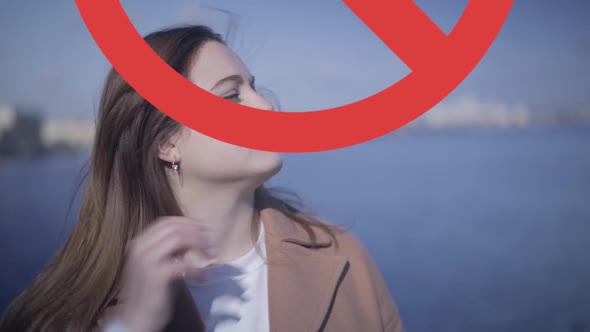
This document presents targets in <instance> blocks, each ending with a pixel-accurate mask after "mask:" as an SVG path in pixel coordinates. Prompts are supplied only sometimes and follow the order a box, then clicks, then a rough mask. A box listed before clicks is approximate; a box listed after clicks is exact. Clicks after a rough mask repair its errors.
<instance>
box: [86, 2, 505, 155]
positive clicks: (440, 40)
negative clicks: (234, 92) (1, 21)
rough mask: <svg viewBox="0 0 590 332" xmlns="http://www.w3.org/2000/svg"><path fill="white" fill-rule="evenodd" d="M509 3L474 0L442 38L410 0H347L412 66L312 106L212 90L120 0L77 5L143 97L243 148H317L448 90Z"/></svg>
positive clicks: (477, 56) (424, 107)
mask: <svg viewBox="0 0 590 332" xmlns="http://www.w3.org/2000/svg"><path fill="white" fill-rule="evenodd" d="M513 1H514V0H470V1H469V3H468V5H467V7H466V8H465V10H464V12H463V15H462V16H461V18H460V19H459V21H458V22H457V23H456V25H455V27H454V28H453V30H452V32H451V33H450V34H449V35H448V36H447V35H446V34H445V33H444V32H443V31H442V30H441V29H440V28H439V27H438V26H437V25H436V24H434V23H433V22H432V20H430V18H429V17H428V16H427V15H426V14H425V13H424V12H423V11H422V10H421V9H420V8H419V7H418V6H417V5H416V4H415V3H414V2H413V1H411V0H372V1H369V0H343V2H344V3H345V4H346V5H347V6H348V7H349V8H350V9H351V10H352V11H353V12H354V13H355V14H356V15H357V16H358V17H359V18H360V19H361V20H362V21H363V22H364V23H365V24H366V25H367V26H368V27H369V28H370V29H371V30H372V31H373V32H374V33H375V34H376V35H377V36H378V37H379V38H381V40H382V41H383V42H384V43H385V44H386V45H387V46H388V47H389V48H390V49H391V50H392V51H393V52H394V53H395V54H396V55H397V56H398V57H399V58H400V59H401V60H402V61H403V62H404V63H405V64H406V65H407V66H408V67H409V68H410V69H411V73H410V74H408V75H407V76H405V77H404V78H403V79H402V80H400V81H399V82H397V83H396V84H394V85H392V86H390V87H388V88H386V89H384V90H383V91H381V92H379V93H377V94H374V95H372V96H370V97H367V98H365V99H363V100H360V101H357V102H355V103H352V104H348V105H344V106H340V107H335V108H331V109H326V110H321V111H308V112H270V111H266V110H260V109H255V108H251V107H247V106H243V105H239V104H236V103H234V102H231V101H228V100H224V99H222V98H220V97H218V96H216V95H213V94H211V93H209V92H207V91H205V90H204V89H201V88H200V87H198V86H196V85H195V84H193V83H191V82H190V81H189V80H187V79H186V78H184V77H183V76H182V75H180V74H178V73H177V72H176V71H174V70H173V69H172V68H170V67H169V66H168V65H167V64H166V63H165V62H164V61H163V60H162V59H161V58H160V57H159V56H158V55H157V54H156V53H155V52H154V51H153V50H152V49H151V48H150V46H149V45H148V44H147V43H146V42H145V41H144V40H143V38H142V36H141V35H140V34H139V33H138V32H137V30H136V29H135V28H134V26H133V24H132V23H131V22H130V20H129V18H128V17H127V15H126V13H125V11H124V9H123V7H122V6H121V4H120V2H119V1H118V0H100V1H97V0H76V4H77V6H78V10H79V11H80V15H81V16H82V19H83V20H84V22H85V24H86V26H87V28H88V30H89V31H90V34H91V35H92V37H93V38H94V40H95V42H96V43H97V45H98V46H99V48H100V49H101V50H102V52H103V53H104V55H105V57H106V58H107V59H108V60H109V62H110V63H111V64H112V66H113V67H114V68H115V69H116V70H117V71H118V73H119V74H120V75H121V76H122V77H123V78H124V79H125V80H126V81H127V82H128V83H129V84H130V85H131V86H132V87H133V88H134V89H135V90H136V91H137V92H138V93H139V94H140V95H141V96H143V97H144V98H145V99H146V100H148V101H149V102H150V103H151V104H152V105H154V106H155V107H156V108H158V109H159V110H160V111H162V112H164V113H166V114H167V115H168V116H170V117H172V118H173V119H174V120H176V121H178V122H180V123H182V124H183V125H185V126H187V127H189V128H191V129H193V130H196V131H198V132H200V133H202V134H204V135H207V136H210V137H213V138H216V139H218V140H221V141H224V142H227V143H231V144H234V145H239V146H243V147H247V148H252V149H257V150H266V151H274V152H317V151H326V150H333V149H338V148H343V147H347V146H351V145H355V144H359V143H363V142H366V141H369V140H372V139H375V138H378V137H380V136H383V135H385V134H387V133H390V132H392V131H394V130H396V129H399V128H400V127H402V126H404V125H406V124H407V123H409V122H411V121H413V120H415V119H416V118H418V117H419V116H420V115H422V114H424V113H425V112H426V111H428V110H429V109H431V108H432V107H434V106H435V105H436V104H437V103H439V102H440V101H441V100H443V99H444V98H446V97H447V96H448V95H449V94H450V93H451V92H452V91H453V90H454V89H455V88H456V87H457V86H458V85H459V84H460V83H461V82H462V81H463V80H464V79H465V78H466V77H467V75H469V73H470V72H471V71H472V70H473V69H474V68H475V66H476V65H477V64H478V63H479V61H480V60H481V59H482V58H483V56H484V55H485V54H486V52H487V51H488V49H489V48H490V46H491V45H492V43H493V42H494V40H495V39H496V37H497V35H498V33H499V32H500V29H501V28H502V26H503V25H504V22H505V20H506V18H507V17H508V14H509V13H510V10H511V8H512V5H513ZM244 124H247V125H244Z"/></svg>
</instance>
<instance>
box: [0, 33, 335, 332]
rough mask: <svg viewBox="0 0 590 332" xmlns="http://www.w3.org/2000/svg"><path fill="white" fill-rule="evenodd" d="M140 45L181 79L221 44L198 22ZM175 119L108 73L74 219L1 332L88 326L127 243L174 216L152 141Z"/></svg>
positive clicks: (305, 221) (265, 198) (310, 222)
mask: <svg viewBox="0 0 590 332" xmlns="http://www.w3.org/2000/svg"><path fill="white" fill-rule="evenodd" d="M145 40H146V42H147V43H148V44H149V45H150V46H151V47H152V48H153V49H154V51H155V52H156V53H157V54H159V55H160V57H161V58H162V59H163V60H164V61H166V62H167V63H168V65H170V66H171V67H172V68H173V69H174V70H176V71H177V72H179V73H180V74H182V75H184V76H185V77H187V75H188V70H189V68H190V65H191V62H192V59H194V58H195V57H196V56H197V54H198V51H199V48H200V47H201V46H202V45H203V44H204V43H205V42H207V41H218V42H221V43H223V42H224V41H223V39H222V38H221V36H220V35H218V34H216V33H215V32H213V31H212V30H211V29H209V28H208V27H205V26H183V27H175V28H169V29H165V30H160V31H157V32H154V33H152V34H149V35H148V36H146V37H145ZM180 129H181V124H179V123H177V122H175V121H174V120H173V119H171V118H170V117H168V116H167V115H165V114H164V113H162V112H160V111H159V110H157V109H156V108H154V107H153V106H152V105H151V104H150V103H149V102H148V101H146V100H145V99H144V98H142V97H141V96H140V95H139V94H138V93H137V92H136V91H134V89H133V88H132V87H131V86H129V84H127V82H126V81H125V80H124V79H123V78H122V77H121V76H120V75H119V74H118V73H117V72H116V71H115V70H114V69H111V71H110V72H109V74H108V77H107V79H106V82H105V86H104V90H103V94H102V97H101V101H100V106H99V113H98V118H97V123H96V133H95V139H94V145H93V149H92V154H91V157H90V163H89V169H88V171H87V174H86V177H85V179H86V181H87V184H86V187H85V191H84V195H83V200H82V203H81V206H80V211H79V215H78V220H77V223H76V225H75V227H74V229H73V231H72V233H71V234H70V236H69V238H68V240H67V241H66V243H65V245H64V246H63V247H62V248H61V250H60V251H59V252H58V253H57V255H56V256H55V257H54V258H53V259H52V260H51V261H50V262H49V264H48V266H47V267H46V268H45V270H44V271H43V272H42V273H40V274H39V275H38V277H37V278H36V279H35V280H34V282H33V284H32V285H31V286H30V287H29V288H28V289H27V290H25V291H24V292H22V293H21V294H20V295H19V296H18V297H17V298H16V299H15V300H14V301H13V302H12V303H11V305H10V306H9V308H8V309H7V310H6V312H5V313H4V317H3V320H2V322H1V323H0V330H2V331H31V330H33V331H87V330H91V329H92V326H94V324H95V322H96V320H97V319H98V318H99V317H100V316H101V314H102V312H103V310H104V309H105V308H106V306H108V305H109V303H110V302H111V301H112V300H113V299H114V298H115V296H116V294H117V291H118V289H119V287H120V280H119V278H120V274H121V269H122V267H123V262H124V256H125V255H124V254H125V248H126V244H127V243H128V241H129V240H130V239H131V238H133V237H134V236H135V235H136V234H138V233H139V232H141V231H142V229H143V228H144V227H145V226H146V225H148V224H149V223H150V222H152V221H153V220H155V219H156V218H157V217H159V216H166V215H181V214H182V213H181V210H180V208H179V206H178V204H177V202H176V200H175V198H174V195H173V193H172V189H171V187H170V184H169V182H168V181H167V178H166V174H165V169H164V167H165V166H164V165H163V164H162V162H161V160H160V159H159V158H158V146H160V143H162V142H163V141H164V140H165V139H167V138H168V137H169V136H170V135H172V134H174V133H175V132H177V131H178V130H180ZM256 202H257V206H259V207H260V206H262V205H264V206H270V207H273V208H276V209H279V210H280V211H282V212H283V213H284V214H285V215H287V216H288V217H290V218H291V219H292V220H293V221H294V222H297V223H299V224H301V225H302V226H303V227H304V228H305V230H306V231H307V233H308V234H309V235H310V239H311V240H312V241H315V234H314V231H313V228H312V226H317V227H319V228H321V229H324V230H325V231H327V232H328V233H329V234H331V235H332V236H333V233H332V232H331V230H330V228H329V226H328V225H326V224H324V223H322V222H320V221H318V220H317V219H314V218H313V217H311V216H310V215H309V214H304V213H302V212H301V211H300V210H299V209H298V208H296V207H295V205H294V204H292V203H290V202H288V201H287V200H285V199H283V198H279V196H277V195H276V194H275V193H274V192H272V191H271V190H269V189H267V188H265V187H264V186H262V187H260V188H258V189H257V190H256Z"/></svg>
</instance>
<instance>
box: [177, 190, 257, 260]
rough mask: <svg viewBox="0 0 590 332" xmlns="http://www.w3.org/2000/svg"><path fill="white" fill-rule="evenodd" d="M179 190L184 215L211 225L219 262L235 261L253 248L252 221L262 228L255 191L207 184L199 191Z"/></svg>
mask: <svg viewBox="0 0 590 332" xmlns="http://www.w3.org/2000/svg"><path fill="white" fill-rule="evenodd" d="M177 191H178V193H177V197H178V201H179V204H180V207H181V209H182V211H183V214H184V216H185V217H188V218H191V219H195V220H199V221H200V222H203V223H206V224H207V225H210V226H211V228H212V232H211V240H212V241H213V244H214V246H215V251H216V258H215V262H216V263H218V264H223V263H228V262H231V261H233V260H235V259H237V258H239V257H241V256H243V255H244V254H246V253H247V252H248V251H249V250H250V249H252V247H253V246H254V244H253V241H252V222H255V230H256V231H258V230H259V224H258V223H259V220H258V218H257V214H255V209H254V191H244V190H236V188H234V187H231V186H227V187H226V186H219V185H203V184H199V185H198V190H197V189H193V188H190V187H188V186H186V185H185V186H184V187H181V188H178V190H177Z"/></svg>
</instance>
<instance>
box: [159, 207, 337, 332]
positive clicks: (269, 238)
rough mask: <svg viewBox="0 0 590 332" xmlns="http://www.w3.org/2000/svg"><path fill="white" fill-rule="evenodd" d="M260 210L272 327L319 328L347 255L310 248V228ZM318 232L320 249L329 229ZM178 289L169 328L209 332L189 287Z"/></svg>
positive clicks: (169, 330) (328, 243)
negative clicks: (308, 229) (326, 252)
mask: <svg viewBox="0 0 590 332" xmlns="http://www.w3.org/2000/svg"><path fill="white" fill-rule="evenodd" d="M260 214H261V218H262V222H263V223H264V229H265V237H266V242H265V243H266V250H267V254H266V257H267V261H268V301H269V303H268V307H269V324H270V331H318V330H320V329H321V327H322V325H323V324H324V321H325V319H326V317H327V316H328V314H329V313H330V310H331V304H332V301H333V298H334V295H335V293H336V290H337V288H338V286H339V284H340V282H341V280H342V277H343V275H344V273H345V272H346V267H347V259H346V258H345V257H344V256H338V255H328V254H324V253H322V252H320V251H317V250H314V249H311V247H312V242H311V240H310V238H309V236H308V234H307V232H306V231H305V230H304V229H303V228H302V227H301V226H299V225H298V224H297V223H295V222H293V221H292V220H290V219H289V218H288V217H287V216H285V215H284V214H283V213H281V212H280V211H277V210H274V209H271V208H266V209H263V210H261V212H260ZM315 234H316V247H329V246H331V245H332V239H331V237H330V236H329V235H328V234H325V232H322V231H316V232H315ZM175 289H176V291H177V293H176V300H175V307H174V312H173V316H172V319H171V321H170V323H169V324H168V326H167V327H166V328H165V332H179V331H187V332H188V331H205V328H204V323H203V321H202V319H201V316H200V314H199V312H198V309H197V307H196V305H195V303H194V302H193V300H192V296H191V294H190V291H189V290H188V288H187V286H186V285H185V284H184V283H182V282H180V283H178V284H176V285H175Z"/></svg>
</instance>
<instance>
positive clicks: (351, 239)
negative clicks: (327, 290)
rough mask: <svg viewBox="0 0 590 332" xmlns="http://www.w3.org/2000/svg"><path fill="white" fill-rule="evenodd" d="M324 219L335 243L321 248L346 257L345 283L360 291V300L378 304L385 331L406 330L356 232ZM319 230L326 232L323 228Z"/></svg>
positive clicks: (370, 255) (394, 304)
mask: <svg viewBox="0 0 590 332" xmlns="http://www.w3.org/2000/svg"><path fill="white" fill-rule="evenodd" d="M321 222H322V223H323V224H324V225H325V226H328V228H329V229H330V230H331V231H332V234H333V238H334V239H335V240H336V241H335V243H333V245H331V246H329V247H325V248H321V249H318V251H319V252H323V253H324V254H328V255H338V256H344V257H345V258H346V260H347V264H348V272H347V277H346V278H345V279H344V281H343V286H344V287H348V288H349V289H354V290H353V291H352V292H353V293H356V294H358V296H359V297H360V298H359V301H360V302H362V303H367V302H366V301H369V302H371V303H374V304H375V306H376V307H375V308H376V311H378V312H379V317H380V319H381V321H382V324H383V326H384V328H385V331H394V332H401V331H404V328H403V326H402V321H401V318H400V314H399V310H398V307H397V304H396V303H395V302H394V300H393V298H392V297H391V295H390V294H391V293H390V291H389V288H388V286H387V283H386V281H385V278H384V277H383V275H382V273H381V270H380V268H379V267H378V266H377V264H376V261H375V260H374V258H373V256H372V254H371V253H370V252H369V251H368V249H367V247H366V246H365V244H364V243H363V242H362V241H361V239H360V238H359V237H357V236H356V235H355V234H354V233H353V231H351V230H349V229H347V228H345V227H343V226H340V225H338V224H335V223H333V222H330V221H326V220H321ZM317 231H318V232H325V230H324V228H323V227H322V229H318V230H317Z"/></svg>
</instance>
